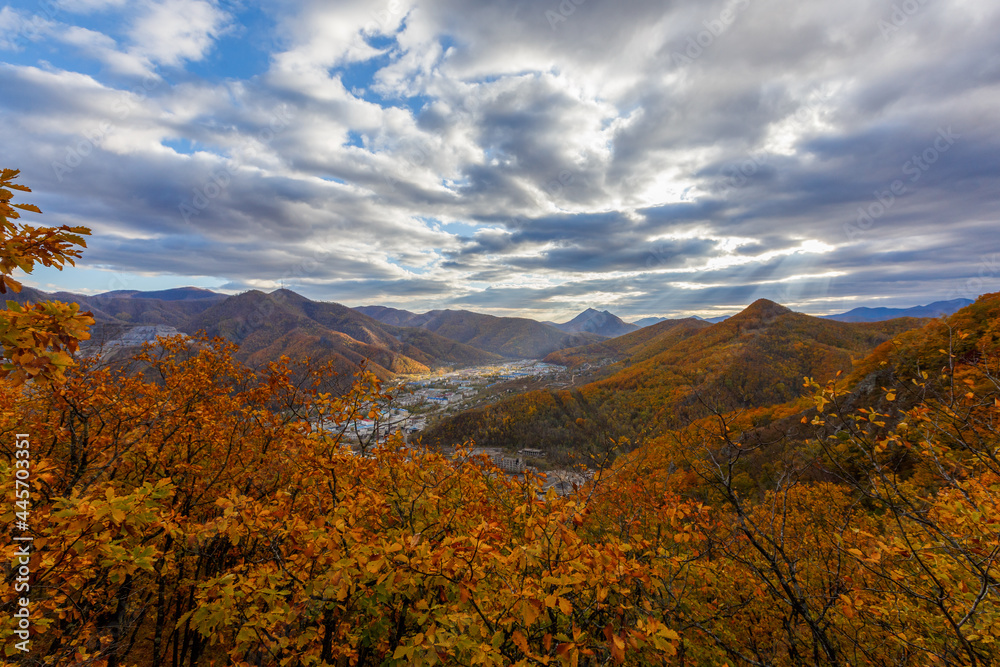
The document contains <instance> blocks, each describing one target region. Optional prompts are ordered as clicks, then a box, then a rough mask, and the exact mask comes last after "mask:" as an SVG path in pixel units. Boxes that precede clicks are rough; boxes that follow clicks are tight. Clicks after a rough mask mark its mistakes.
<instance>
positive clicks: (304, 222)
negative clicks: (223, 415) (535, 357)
mask: <svg viewBox="0 0 1000 667" xmlns="http://www.w3.org/2000/svg"><path fill="white" fill-rule="evenodd" d="M327 5H328V3H323V2H319V1H318V0H297V1H296V2H291V3H273V2H261V3H229V2H221V0H147V1H144V2H141V3H127V2H124V1H123V0H53V1H52V2H46V3H36V2H27V1H26V0H24V1H19V2H10V3H8V4H6V5H4V6H3V7H2V8H0V29H2V30H0V35H2V36H0V85H2V86H3V89H4V90H5V91H10V92H9V93H8V94H7V95H5V96H4V97H3V99H0V119H2V121H3V122H4V124H5V127H7V128H9V130H10V131H9V133H8V135H9V136H8V138H7V139H5V146H4V149H5V158H6V164H4V165H3V166H4V167H10V168H17V169H21V171H22V175H21V177H20V180H19V182H20V183H22V184H24V185H27V186H29V187H31V188H32V189H33V192H32V193H31V195H25V196H24V197H20V198H19V201H22V202H29V203H34V204H37V205H38V206H39V207H40V208H41V210H42V211H43V212H44V215H42V216H35V215H31V216H28V217H26V218H25V219H24V222H25V223H26V224H32V225H46V226H48V225H60V224H72V225H86V226H89V227H91V228H92V229H93V231H94V234H93V236H92V237H91V240H90V243H89V248H88V249H87V250H86V251H85V252H84V254H83V257H82V259H81V260H80V261H79V263H78V266H76V267H75V268H74V267H69V268H67V269H66V271H64V272H62V273H60V272H58V271H56V270H54V269H44V268H41V269H39V270H36V271H35V273H34V274H33V275H32V276H31V277H29V278H27V279H26V280H25V284H27V285H30V286H32V287H36V288H38V289H41V290H44V291H48V292H52V291H60V290H65V291H75V292H78V293H87V292H90V293H99V292H106V291H112V290H115V289H139V290H157V289H167V288H170V287H171V286H173V285H176V284H179V283H185V284H191V285H194V286H198V287H202V288H207V289H212V290H214V291H220V292H239V291H243V290H247V289H261V290H265V291H266V290H272V289H275V288H277V287H278V286H279V285H285V286H287V287H288V288H290V289H294V290H295V291H296V292H298V293H301V294H302V295H303V296H306V297H308V298H310V299H314V300H322V301H334V300H335V301H337V302H340V303H345V304H358V305H362V304H379V305H385V306H389V307H396V308H402V309H406V310H411V311H419V312H424V311H427V310H436V309H449V308H450V309H456V310H474V311H476V312H485V313H489V314H493V315H503V316H519V317H528V318H530V319H535V320H539V321H546V320H548V321H564V320H566V319H569V318H570V317H571V316H572V315H571V314H573V313H579V312H581V311H582V310H584V309H585V308H587V307H590V306H592V305H593V304H600V306H595V307H596V308H597V309H599V310H609V311H610V312H613V313H614V314H616V315H617V316H619V317H621V318H622V319H624V320H626V321H633V320H636V319H642V318H643V317H677V316H682V315H683V314H698V315H699V316H702V317H705V318H711V317H716V316H720V315H723V314H732V313H733V312H738V310H739V309H740V308H741V307H743V306H745V305H746V304H749V303H752V302H753V301H754V300H756V299H758V298H767V299H769V300H772V301H774V302H776V303H781V304H783V305H786V306H788V307H790V308H793V309H794V310H797V311H799V312H807V313H810V314H814V313H826V314H831V313H838V312H846V311H848V310H851V309H852V308H854V307H858V306H868V307H880V306H884V307H897V308H898V307H911V306H913V305H915V304H922V305H926V304H927V303H931V302H935V301H947V300H951V299H954V298H975V297H976V296H978V295H979V294H982V293H988V292H996V291H998V290H1000V234H997V233H996V229H997V213H998V211H1000V187H997V185H998V178H1000V169H998V166H1000V165H998V157H997V156H998V155H1000V117H998V116H997V114H996V113H995V110H996V108H997V106H998V103H1000V76H998V72H1000V69H998V65H997V63H1000V44H998V42H997V40H996V39H995V35H996V34H997V32H998V30H1000V6H998V5H997V4H996V3H991V2H988V1H987V0H969V1H968V2H965V3H962V4H961V6H951V5H939V4H934V3H913V4H912V8H913V10H912V11H910V10H909V9H908V10H907V11H902V10H897V11H894V10H893V8H890V7H886V6H885V3H884V2H876V1H875V0H848V2H847V3H846V4H844V3H840V4H836V5H831V4H813V5H803V4H801V3H790V2H787V0H752V1H751V0H718V1H714V0H713V1H712V2H709V3H699V2H695V1H694V0H683V1H681V2H677V3H674V4H672V5H671V6H669V7H664V6H662V4H661V3H650V2H637V3H631V4H629V5H628V6H627V7H622V6H620V5H617V4H614V3H607V2H601V1H600V0H589V1H586V0H572V1H571V0H565V1H563V2H561V3H560V2H557V1H552V2H544V3H527V4H526V3H523V2H519V1H516V0H510V1H506V0H505V1H504V2H496V3H488V4H485V5H484V4H482V3H468V2H459V1H458V0H390V1H389V2H386V3H384V4H376V5H372V4H371V3H366V2H362V1H361V0H351V1H346V2H340V3H337V4H336V6H327ZM894 7H895V6H894ZM907 7H911V5H907ZM181 17H183V18H181ZM776 26H778V27H777V28H776ZM776 31H777V32H776Z"/></svg>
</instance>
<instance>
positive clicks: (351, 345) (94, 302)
mask: <svg viewBox="0 0 1000 667" xmlns="http://www.w3.org/2000/svg"><path fill="white" fill-rule="evenodd" d="M13 298H14V300H16V301H18V302H19V303H26V302H38V301H44V300H48V299H57V300H60V301H71V302H76V303H79V304H80V305H81V306H82V307H83V308H85V309H87V310H90V311H91V312H93V314H94V318H95V320H96V322H97V324H96V325H95V326H94V329H93V331H92V334H93V336H92V339H91V342H90V345H89V346H90V347H92V346H101V345H109V346H110V347H112V348H115V349H117V350H118V352H119V353H122V350H124V348H126V347H128V346H127V345H122V344H121V343H122V342H123V341H129V340H133V341H138V340H141V339H142V337H141V336H138V337H137V336H133V335H132V334H130V333H129V332H130V331H131V330H132V329H134V328H136V327H146V328H148V327H156V326H159V327H170V328H175V329H176V330H178V331H180V332H183V333H186V334H189V335H194V334H196V333H197V332H199V331H205V332H206V333H207V334H208V335H210V336H221V337H223V338H226V339H227V340H230V341H232V342H235V343H238V344H239V345H240V352H239V358H240V359H242V360H245V361H249V362H251V363H253V364H262V363H265V362H267V361H273V360H276V359H278V358H279V357H281V356H282V355H287V356H289V357H291V358H295V359H298V358H303V357H306V356H308V357H312V358H313V359H315V360H316V361H333V362H334V364H335V367H336V368H337V370H338V371H339V372H341V373H345V374H348V375H349V374H352V373H353V372H354V370H356V369H357V367H358V364H360V363H361V361H362V360H364V359H368V360H369V367H370V369H371V370H372V371H373V372H375V374H376V375H378V376H379V377H382V378H383V379H385V378H389V377H391V376H392V375H393V374H395V373H416V372H424V371H426V370H428V369H429V368H433V367H438V366H471V365H479V364H487V363H491V362H494V361H497V360H499V359H500V357H499V356H498V355H494V354H491V353H489V352H485V351H483V350H479V349H476V348H474V347H470V346H468V345H463V344H461V343H459V342H456V341H453V340H450V339H448V338H444V337H442V336H439V335H437V334H435V333H433V332H431V331H426V330H423V329H416V328H411V327H398V326H390V325H385V324H382V323H381V322H378V321H377V320H374V319H372V318H370V317H368V316H366V315H363V314H361V313H358V312H356V311H354V310H352V309H350V308H347V307H346V306H342V305H340V304H336V303H321V302H316V301H311V300H309V299H307V298H305V297H303V296H301V295H299V294H296V293H295V292H292V291H290V290H276V291H274V292H272V293H271V294H264V293H263V292H259V291H250V292H245V293H243V294H239V295H236V296H226V295H223V294H217V293H215V292H211V291H209V290H202V289H199V288H193V287H188V288H178V289H173V290H162V291H158V292H139V291H131V290H122V291H115V292H106V293H103V294H99V295H96V296H87V295H80V294H71V293H65V292H61V293H57V294H46V293H44V292H40V291H38V290H34V289H31V288H25V289H24V290H23V291H22V292H21V293H20V294H17V295H13Z"/></svg>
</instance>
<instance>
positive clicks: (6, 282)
mask: <svg viewBox="0 0 1000 667" xmlns="http://www.w3.org/2000/svg"><path fill="white" fill-rule="evenodd" d="M19 174H20V171H18V170H16V169H3V170H2V171H0V235H2V241H0V242H2V246H3V251H2V255H0V294H6V293H7V290H8V289H9V290H11V291H12V292H20V291H21V289H22V285H21V283H20V282H19V281H18V280H16V279H14V278H13V276H12V274H13V272H14V271H15V270H17V269H20V270H21V271H23V272H24V273H31V271H32V270H33V269H34V267H35V264H36V263H38V264H41V265H42V266H54V267H56V268H58V269H60V270H61V269H62V268H63V266H65V265H66V264H67V263H69V264H71V265H72V264H75V262H74V260H75V259H76V258H78V257H79V256H80V249H79V248H85V247H87V243H86V241H84V239H83V237H84V236H85V235H88V234H90V230H89V229H87V228H86V227H69V226H67V225H62V226H60V227H33V226H31V225H25V224H21V223H17V222H14V221H15V220H18V219H19V218H20V217H21V215H20V213H19V212H18V209H20V210H23V211H31V212H33V213H41V211H40V210H38V207H37V206H35V205H33V204H11V200H12V199H13V197H14V193H13V192H11V190H17V191H20V192H31V190H30V189H29V188H28V187H27V186H24V185H20V184H18V183H14V179H16V178H17V176H18V175H19ZM93 323H94V320H93V318H92V317H91V314H90V313H89V312H80V307H79V306H78V305H77V304H66V303H61V302H58V301H54V302H44V303H37V304H28V305H21V304H18V303H16V302H14V301H8V302H7V310H5V311H0V345H2V346H3V354H4V357H5V358H4V360H3V362H2V363H0V377H7V376H10V377H11V378H12V379H13V380H14V382H17V383H22V382H25V381H27V380H30V379H39V380H42V381H54V382H62V381H64V380H65V375H64V372H65V370H66V369H67V368H68V367H70V366H71V365H72V364H73V359H72V357H71V356H70V355H71V354H72V353H73V352H75V351H76V350H77V349H78V347H79V341H81V340H86V339H87V338H89V334H88V333H87V326H88V325H90V324H93Z"/></svg>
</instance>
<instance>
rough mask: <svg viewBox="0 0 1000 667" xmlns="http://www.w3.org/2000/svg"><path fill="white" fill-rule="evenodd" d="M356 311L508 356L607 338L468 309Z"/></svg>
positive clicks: (375, 308)
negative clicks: (415, 311) (419, 312)
mask: <svg viewBox="0 0 1000 667" xmlns="http://www.w3.org/2000/svg"><path fill="white" fill-rule="evenodd" d="M355 311H356V312H359V313H363V314H367V315H370V316H371V317H373V318H375V319H377V320H378V321H380V322H383V323H401V324H402V325H403V326H408V327H419V328H421V329H425V330H427V331H432V332H434V333H436V334H438V335H441V336H444V337H445V338H449V339H451V340H454V341H458V342H460V343H465V344H466V345H471V346H472V347H475V348H478V349H480V350H485V351H487V352H490V353H493V354H498V355H500V356H502V357H506V358H508V359H525V358H531V359H541V358H542V357H544V356H545V355H547V354H549V353H550V352H553V351H555V350H559V349H563V348H566V347H573V346H577V345H584V344H587V343H593V342H596V341H599V340H603V339H604V337H603V336H600V335H598V334H594V333H590V332H579V333H567V332H564V331H560V330H559V329H557V328H555V327H554V326H551V325H548V324H543V323H542V322H536V321H535V320H530V319H526V318H523V317H495V316H493V315H484V314H482V313H473V312H470V311H468V310H432V311H429V312H426V313H421V314H415V313H410V312H409V311H405V310H397V309H395V308H384V307H382V306H363V307H361V308H356V309H355Z"/></svg>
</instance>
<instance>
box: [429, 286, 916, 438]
mask: <svg viewBox="0 0 1000 667" xmlns="http://www.w3.org/2000/svg"><path fill="white" fill-rule="evenodd" d="M926 322H927V320H924V319H917V318H897V319H893V320H889V321H885V322H861V323H854V322H838V321H835V320H831V319H823V318H818V317H812V316H809V315H804V314H802V313H796V312H793V311H791V310H789V309H788V308H785V307H784V306H781V305H779V304H776V303H773V302H771V301H767V300H764V299H761V300H758V301H756V302H754V303H753V304H751V305H750V306H749V307H747V308H746V309H745V310H743V311H742V312H740V313H739V314H737V315H734V316H732V317H730V318H728V319H726V320H724V321H722V322H718V323H715V324H711V323H709V322H705V321H703V320H697V319H694V318H688V319H684V320H667V321H663V322H660V323H658V324H655V325H652V326H650V327H645V328H643V329H640V330H638V331H636V332H633V333H630V334H626V335H624V336H621V337H618V338H614V339H611V340H605V341H600V342H598V343H595V344H589V345H585V346H580V347H577V348H573V349H567V350H560V351H557V352H555V353H553V354H551V355H549V356H548V357H546V361H550V362H553V363H559V364H563V365H567V366H569V367H571V368H581V367H584V366H585V365H587V364H589V365H591V366H597V367H599V368H600V371H601V377H598V378H596V379H592V380H591V381H589V382H586V383H585V384H582V385H581V386H577V387H570V388H566V389H558V390H557V389H550V390H539V391H534V392H528V393H525V394H520V395H516V396H512V397H508V398H505V399H503V400H500V401H498V402H496V403H494V404H492V405H489V406H485V407H482V408H477V409H475V410H472V411H469V412H466V413H462V414H459V415H456V416H455V417H452V418H449V419H445V420H443V421H441V422H439V423H438V424H436V425H435V426H434V427H432V428H431V429H430V430H428V431H427V432H426V434H425V437H426V441H427V442H428V444H432V445H433V444H435V443H439V442H446V441H447V442H463V441H466V440H474V441H475V442H476V443H477V444H478V445H480V446H485V447H491V446H502V443H511V442H516V443H519V445H520V446H522V447H529V448H537V449H545V450H549V451H552V450H553V449H555V450H566V451H576V452H579V451H587V450H588V449H589V450H594V449H600V448H602V447H604V446H606V445H607V443H608V442H609V440H614V441H619V440H620V439H622V438H625V439H626V440H627V441H629V442H631V443H636V442H638V441H641V440H643V439H644V438H646V437H649V436H650V435H654V434H656V433H660V432H663V431H664V430H665V429H670V428H676V427H678V426H679V425H682V424H687V423H690V422H692V421H693V420H696V419H699V418H701V417H704V416H706V415H707V414H710V413H711V412H712V411H713V410H721V411H723V412H730V411H733V410H746V409H753V408H755V407H758V406H764V405H775V404H782V403H785V402H788V401H794V400H796V399H798V398H799V397H800V396H801V395H802V389H801V385H802V379H803V378H804V377H812V378H816V379H817V380H819V381H823V380H827V379H830V378H832V377H834V376H835V375H836V373H837V372H838V371H839V372H842V373H849V372H851V371H852V369H853V367H854V363H855V362H856V361H857V360H860V359H862V358H864V357H865V356H867V355H868V354H869V353H871V352H872V351H873V350H874V349H875V348H876V347H878V346H879V345H880V344H882V343H884V342H886V341H888V340H890V339H892V338H893V337H894V336H896V335H898V334H900V333H902V332H905V331H909V330H911V329H914V328H917V327H920V326H922V325H923V324H924V323H926ZM584 377H588V376H587V375H584ZM590 377H592V376H590Z"/></svg>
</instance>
